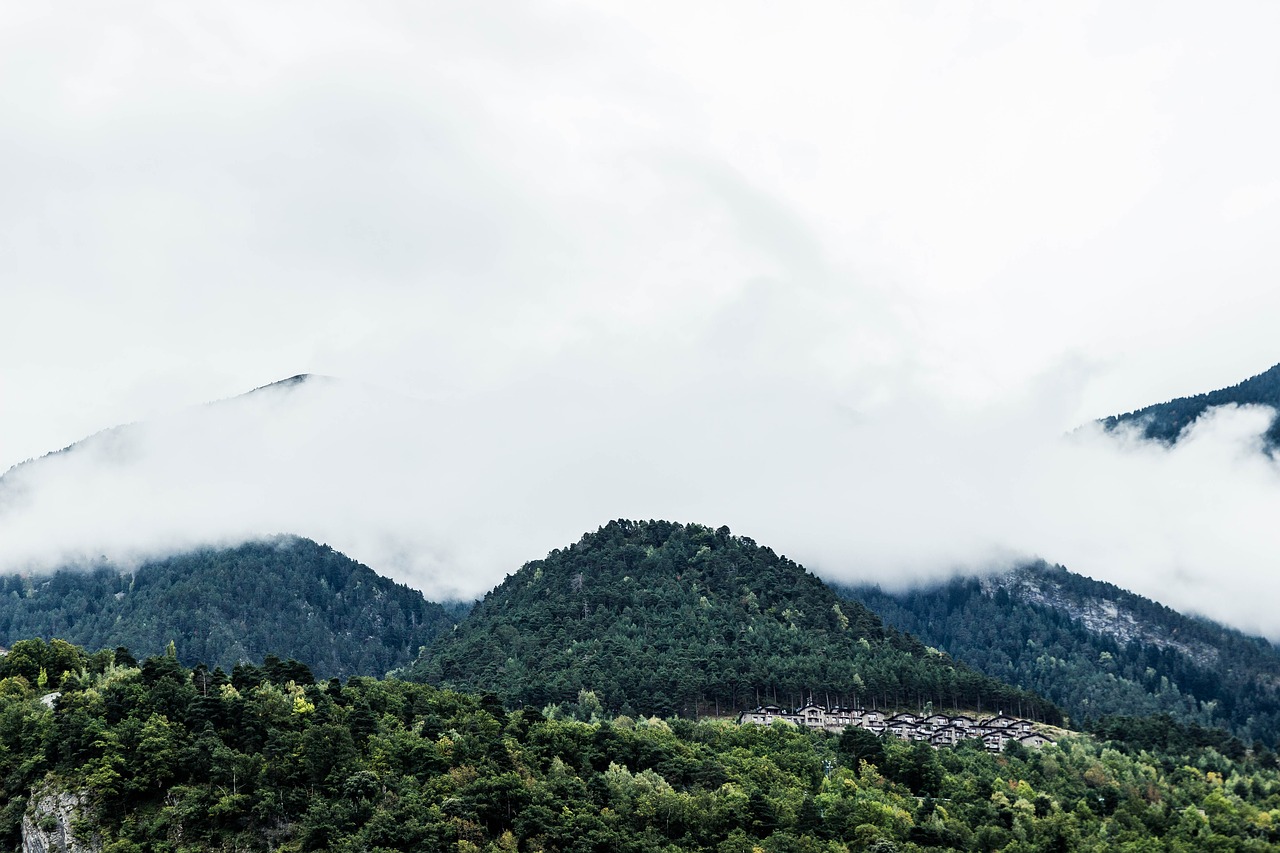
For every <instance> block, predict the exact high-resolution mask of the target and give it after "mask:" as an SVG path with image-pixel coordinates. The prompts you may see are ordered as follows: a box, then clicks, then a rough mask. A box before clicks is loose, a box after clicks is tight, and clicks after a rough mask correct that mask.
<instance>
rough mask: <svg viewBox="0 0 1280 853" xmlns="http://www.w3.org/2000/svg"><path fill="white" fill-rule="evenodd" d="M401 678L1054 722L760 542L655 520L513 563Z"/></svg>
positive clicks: (695, 703)
mask: <svg viewBox="0 0 1280 853" xmlns="http://www.w3.org/2000/svg"><path fill="white" fill-rule="evenodd" d="M404 674H405V677H407V678H409V679H411V680H419V681H428V682H430V683H433V684H439V685H443V686H447V687H451V688H455V689H459V690H467V691H481V692H483V691H489V692H493V693H495V694H497V695H499V696H501V697H503V698H504V699H505V700H506V701H508V702H510V703H512V704H515V705H525V704H528V705H533V706H536V707H541V706H543V705H545V704H547V703H552V702H568V701H573V699H574V697H576V696H577V695H578V692H579V691H580V690H583V689H586V690H590V691H592V692H594V693H595V694H596V695H597V696H599V698H600V699H601V701H602V702H603V703H604V707H605V708H606V709H608V710H610V711H612V712H618V713H624V714H629V715H636V714H640V715H646V716H647V715H650V714H657V715H659V716H668V715H675V714H679V715H681V716H689V717H698V716H702V715H716V714H722V715H723V714H728V713H732V712H734V711H735V710H738V709H744V708H749V707H754V706H755V705H757V704H760V703H762V702H777V703H779V704H786V705H795V704H799V703H801V702H803V701H805V700H807V699H809V698H813V699H814V700H815V701H818V702H822V703H825V704H834V703H840V704H846V705H864V706H866V707H889V708H902V707H910V708H920V707H924V706H926V705H929V704H931V705H932V706H933V707H934V708H936V709H938V710H942V709H944V708H965V709H980V710H985V711H997V710H1005V711H1008V712H1010V713H1016V714H1019V715H1021V716H1024V717H1030V718H1034V719H1039V720H1047V721H1050V722H1060V721H1061V719H1062V717H1061V712H1060V711H1059V710H1058V709H1057V707H1055V706H1054V705H1053V704H1052V703H1050V702H1047V701H1045V700H1044V699H1042V698H1040V697H1038V696H1036V695H1034V694H1032V693H1030V692H1028V691H1024V690H1019V689H1016V688H1013V687H1010V686H1008V685H1006V684H1002V683H1000V682H999V681H997V680H995V679H993V678H990V677H988V676H986V675H983V674H982V673H980V672H977V671H976V670H973V669H970V668H969V667H967V666H964V665H962V664H959V663H956V662H955V661H954V660H952V659H951V658H949V657H947V656H946V655H945V654H942V653H940V652H937V651H935V650H933V649H930V648H927V647H926V646H924V645H923V644H922V643H920V642H919V641H918V640H916V639H915V638H913V637H910V636H908V635H905V634H902V633H899V632H898V631H895V630H893V629H889V628H886V627H884V626H883V625H882V624H881V622H880V620H879V619H878V618H877V617H876V616H875V614H873V613H872V612H871V611H869V610H868V609H867V608H865V607H863V606H861V605H859V604H857V603H855V602H848V601H842V600H841V599H840V598H839V597H838V596H837V595H836V594H835V593H834V592H832V590H831V589H829V588H828V587H827V586H826V585H825V584H823V583H822V581H820V580H819V579H818V578H816V577H814V576H813V575H811V574H809V573H808V572H806V571H805V570H804V569H803V568H802V567H801V566H799V565H797V564H796V563H794V562H792V561H791V560H788V559H786V558H785V557H779V556H778V555H777V554H775V553H774V552H773V551H772V550H770V549H769V548H765V547H761V546H759V545H757V544H756V543H755V542H753V541H751V540H750V539H747V538H745V537H739V536H734V535H732V534H731V533H730V531H729V529H728V528H724V527H722V528H720V529H719V530H712V529H711V528H709V527H703V526H701V525H696V524H691V525H681V524H675V523H671V522H666V521H650V522H632V521H615V522H611V523H610V524H608V525H607V526H605V527H603V528H601V529H600V530H599V531H598V532H596V533H592V534H589V535H587V536H584V537H583V539H582V540H581V541H580V542H578V543H576V544H574V545H572V546H570V547H568V548H565V549H563V550H556V551H553V552H552V553H551V554H550V555H549V556H548V557H547V558H546V559H544V560H536V561H534V562H531V563H528V564H526V565H525V566H524V567H523V568H521V569H520V570H519V571H518V572H516V573H515V574H514V575H511V576H510V577H508V578H507V579H506V581H504V582H503V583H502V584H501V585H500V586H499V587H497V588H496V589H495V590H493V591H492V592H491V593H489V594H488V595H487V596H486V597H485V599H484V601H483V602H481V603H479V604H478V605H477V606H476V607H475V608H474V610H473V611H472V612H471V614H470V616H469V617H468V618H467V619H466V620H465V621H463V622H462V623H461V624H459V625H458V627H457V629H456V630H454V631H451V632H449V633H448V634H445V635H442V636H441V637H440V638H439V639H438V640H437V641H436V642H435V643H434V644H432V645H431V646H429V647H428V649H427V650H426V652H425V653H424V655H423V656H422V657H421V658H420V659H419V660H418V661H417V662H415V663H414V665H413V666H412V667H410V668H408V669H407V670H405V673H404Z"/></svg>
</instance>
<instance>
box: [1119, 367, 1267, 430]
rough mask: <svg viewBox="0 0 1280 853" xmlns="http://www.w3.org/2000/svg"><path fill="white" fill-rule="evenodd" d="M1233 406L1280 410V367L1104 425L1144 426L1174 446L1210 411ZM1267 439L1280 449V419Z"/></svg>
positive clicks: (1133, 413) (1128, 414)
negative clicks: (1255, 406) (1191, 426)
mask: <svg viewBox="0 0 1280 853" xmlns="http://www.w3.org/2000/svg"><path fill="white" fill-rule="evenodd" d="M1232 403H1234V404H1237V405H1250V404H1256V405H1264V406H1272V407H1274V408H1277V409H1280V364H1277V365H1276V366H1275V367H1273V368H1271V369H1270V370H1267V371H1265V372H1263V373H1259V374H1258V375H1257V376H1253V377H1251V378H1249V379H1246V380H1244V381H1243V382H1241V383H1239V384H1238V385H1232V386H1231V387H1230V388H1221V389H1219V390H1217V391H1210V392H1208V393H1207V394H1196V395H1194V396H1191V397H1179V398H1178V399H1176V400H1170V401H1169V402H1167V403H1157V404H1156V405H1154V406H1147V407H1145V408H1142V409H1138V410H1137V411H1134V412H1126V413H1125V414H1123V415H1112V416H1111V417H1108V418H1104V419H1103V420H1102V425H1103V426H1104V427H1106V428H1107V429H1109V430H1111V429H1115V428H1116V427H1117V426H1119V425H1121V424H1129V423H1137V424H1140V425H1142V428H1143V433H1144V434H1145V435H1146V437H1147V438H1150V439H1154V440H1156V441H1162V442H1164V443H1166V444H1173V443H1175V442H1177V440H1178V436H1179V435H1181V434H1182V431H1183V430H1184V429H1186V428H1187V427H1188V426H1190V425H1191V423H1192V422H1193V421H1195V419H1196V418H1198V417H1200V415H1202V414H1204V412H1205V410H1206V409H1209V408H1211V407H1213V406H1225V405H1229V404H1232ZM1266 438H1267V444H1268V445H1269V446H1270V447H1271V448H1277V447H1280V418H1277V419H1276V420H1274V421H1272V423H1271V428H1270V429H1269V430H1267V436H1266Z"/></svg>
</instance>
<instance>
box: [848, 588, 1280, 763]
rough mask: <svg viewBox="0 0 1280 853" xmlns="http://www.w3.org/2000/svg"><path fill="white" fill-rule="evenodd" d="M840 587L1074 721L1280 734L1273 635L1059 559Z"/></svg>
mask: <svg viewBox="0 0 1280 853" xmlns="http://www.w3.org/2000/svg"><path fill="white" fill-rule="evenodd" d="M840 591H841V593H842V594H844V595H847V596H849V597H851V598H853V599H854V600H856V601H858V602H861V603H862V604H864V605H866V606H867V607H870V608H871V609H873V610H875V611H876V612H877V613H879V614H880V615H881V616H882V617H883V618H884V620H885V621H886V622H887V623H888V624H890V625H893V626H894V627H896V628H898V629H900V630H903V631H910V632H911V633H913V634H915V635H916V636H918V637H920V639H921V640H922V641H923V642H926V643H928V644H930V645H933V646H937V647H938V648H941V649H943V650H945V651H946V652H947V653H949V654H951V655H952V656H954V657H955V658H956V659H958V660H962V661H964V662H965V663H968V664H970V665H972V666H974V667H975V668H977V669H979V670H982V671H983V672H985V673H986V674H988V675H990V676H993V677H995V678H998V679H1000V680H1001V681H1006V682H1008V683H1010V684H1020V685H1022V686H1024V687H1027V688H1029V689H1031V690H1034V691H1035V692H1037V693H1039V694H1041V695H1043V696H1045V697H1047V698H1049V699H1051V700H1052V701H1054V702H1055V703H1057V704H1058V705H1060V706H1061V707H1063V708H1064V709H1065V710H1066V711H1067V713H1068V715H1069V716H1070V717H1071V719H1072V720H1073V721H1075V722H1076V723H1079V724H1082V725H1083V724H1088V723H1089V722H1090V721H1092V720H1096V719H1098V718H1099V717H1102V716H1105V715H1115V714H1120V715H1131V716H1132V715H1142V716H1146V715H1152V714H1168V715H1170V716H1171V717H1172V718H1173V719H1175V720H1178V721H1181V722H1183V723H1188V724H1191V723H1194V724H1198V725H1200V726H1204V727H1219V728H1226V729H1228V730H1229V731H1231V732H1233V733H1234V734H1236V735H1237V736H1239V737H1241V738H1243V739H1244V740H1246V741H1249V742H1252V741H1253V740H1255V739H1260V740H1262V741H1264V742H1266V743H1268V744H1275V743H1276V742H1277V740H1278V739H1280V689H1278V688H1280V685H1278V684H1277V682H1276V678H1275V673H1276V672H1277V671H1280V652H1277V650H1276V649H1275V647H1273V646H1272V645H1271V644H1270V643H1268V642H1267V641H1266V640H1264V639H1261V638H1258V637H1248V636H1245V635H1244V634H1241V633H1240V632H1238V631H1234V630H1232V629H1230V628H1224V627H1223V626H1221V625H1218V624H1215V623H1213V622H1210V621H1208V620H1205V619H1199V618H1191V617H1187V616H1183V615H1181V614H1179V613H1177V612H1175V611H1173V610H1170V609H1169V608H1167V607H1165V606H1163V605H1161V604H1157V603H1155V602H1153V601H1150V600H1148V599H1145V598H1143V597H1142V596H1139V595H1135V594H1134V593H1131V592H1128V591H1126V590H1123V589H1120V588H1119V587H1116V586H1113V585H1112V584H1108V583H1102V582H1099V581H1095V580H1091V579H1089V578H1085V577H1081V576H1080V575H1076V574H1072V573H1071V572H1069V571H1067V570H1066V569H1064V568H1062V567H1061V566H1048V565H1046V564H1043V563H1041V564H1038V565H1034V566H1028V567H1025V568H1023V569H1020V570H1018V571H1016V572H1013V573H1011V574H1009V575H1005V576H1002V577H997V578H992V579H990V581H989V582H988V584H987V585H986V586H984V585H983V583H981V582H979V581H978V580H977V579H974V578H959V579H955V580H952V581H950V582H948V583H945V584H941V585H939V586H936V587H931V588H925V589H915V590H909V591H907V592H903V593H886V592H884V591H882V590H881V589H880V588H878V587H855V588H849V589H841V590H840ZM1109 608H1115V614H1116V615H1111V614H1112V611H1111V610H1110V609H1109ZM1087 612H1091V613H1093V614H1094V617H1095V618H1094V621H1093V624H1094V626H1095V627H1092V628H1091V627H1090V626H1089V625H1088V624H1086V622H1085V619H1084V614H1085V613H1087ZM1099 622H1102V623H1104V624H1106V625H1107V626H1108V627H1109V629H1110V630H1111V631H1112V633H1103V632H1101V631H1099V630H1097V627H1096V626H1097V624H1098V623H1099ZM1120 630H1124V631H1125V632H1126V633H1127V636H1123V635H1122V636H1116V634H1115V632H1118V631H1120ZM1005 710H1008V711H1010V712H1012V713H1017V711H1018V709H1017V708H1016V707H1006V709H1005Z"/></svg>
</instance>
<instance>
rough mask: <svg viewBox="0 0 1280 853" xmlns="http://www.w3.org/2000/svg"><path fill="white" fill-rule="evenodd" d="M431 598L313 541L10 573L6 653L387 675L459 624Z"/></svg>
mask: <svg viewBox="0 0 1280 853" xmlns="http://www.w3.org/2000/svg"><path fill="white" fill-rule="evenodd" d="M456 615H457V614H456V613H454V612H451V611H449V610H446V609H445V608H443V607H442V606H440V605H439V604H435V603H432V602H428V601H427V600H426V599H424V598H423V596H422V593H420V592H418V591H417V590H414V589H410V588H409V587H407V586H404V585H402V584H397V583H395V582H393V581H391V580H388V579H387V578H384V577H381V576H379V575H378V574H377V573H375V572H374V571H373V570H372V569H370V568H369V567H367V566H364V565H361V564H360V563H357V562H355V561H354V560H352V559H350V558H348V557H346V556H344V555H343V554H340V553H338V552H337V551H334V550H333V549H332V548H329V547H328V546H325V545H318V544H316V543H315V542H312V541H310V540H308V539H300V538H295V537H279V538H277V539H274V540H272V541H267V542H257V543H250V544H246V545H241V546H239V547H236V548H225V549H205V550H199V551H194V552H191V553H187V554H182V555H179V556H175V557H169V558H167V559H162V560H154V561H151V562H147V563H144V564H143V565H141V566H139V567H138V568H137V570H136V571H134V572H132V573H126V572H122V571H121V570H120V569H119V568H118V567H116V566H113V565H109V564H101V565H96V566H93V567H69V568H65V569H62V570H59V571H57V572H55V573H53V574H52V575H35V576H24V575H14V574H11V575H3V576H0V644H4V645H10V644H11V643H13V642H14V641H16V640H20V639H24V638H29V637H45V638H51V637H61V638H63V639H66V640H69V641H71V642H73V643H76V644H78V645H84V646H87V647H90V648H95V649H96V648H111V647H115V646H126V647H128V648H130V649H133V650H135V651H137V652H138V653H139V654H140V655H141V654H151V653H156V652H160V651H162V650H163V649H164V648H165V647H166V646H167V645H168V643H169V642H170V641H173V642H174V643H175V645H176V647H177V651H178V656H179V658H180V659H181V660H182V661H184V662H187V663H194V662H196V661H205V662H207V663H209V664H210V665H220V666H223V667H226V668H228V669H230V667H232V666H233V665H235V664H236V663H237V662H238V661H247V660H261V659H262V657H263V656H264V655H266V654H277V655H282V656H285V657H291V658H295V659H297V660H300V661H302V662H304V663H306V664H308V665H309V666H311V667H312V668H313V669H314V670H315V671H316V672H318V673H321V674H323V675H325V676H342V677H345V676H349V675H382V674H384V673H386V672H387V671H388V670H390V669H392V668H394V667H397V666H401V665H403V664H405V663H407V662H409V661H411V660H413V659H414V656H415V655H416V654H417V652H418V648H419V647H420V646H423V645H425V644H427V643H429V642H431V640H433V639H434V638H435V636H436V635H437V634H438V633H439V632H440V631H442V630H444V629H446V628H448V627H451V626H452V625H453V623H454V621H456Z"/></svg>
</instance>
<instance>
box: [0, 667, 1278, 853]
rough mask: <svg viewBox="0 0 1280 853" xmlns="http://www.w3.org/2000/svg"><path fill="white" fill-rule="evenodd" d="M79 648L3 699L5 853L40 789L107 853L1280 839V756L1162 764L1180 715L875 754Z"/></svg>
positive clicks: (895, 747)
mask: <svg viewBox="0 0 1280 853" xmlns="http://www.w3.org/2000/svg"><path fill="white" fill-rule="evenodd" d="M76 651H77V654H78V657H79V659H80V660H83V661H85V662H86V664H85V666H86V668H84V669H81V670H79V671H76V672H72V673H71V674H70V677H68V678H67V679H65V680H64V685H63V686H64V690H63V692H62V695H61V696H60V697H59V699H58V701H57V702H56V703H55V705H54V707H53V708H50V707H47V706H46V705H45V704H43V703H41V702H39V701H37V700H36V699H35V698H34V696H32V695H31V694H30V693H24V692H21V691H0V803H3V804H4V805H3V807H0V845H7V846H8V849H14V848H15V847H16V846H17V843H18V835H19V831H20V824H21V818H22V813H23V810H24V808H25V806H26V803H27V801H28V799H29V797H30V795H31V792H32V791H33V790H35V789H37V788H38V789H40V790H43V791H48V790H56V789H58V788H61V789H65V790H71V791H84V792H86V793H87V794H88V795H89V796H88V802H89V806H88V813H87V815H86V816H85V819H86V820H88V821H90V822H91V827H90V828H91V829H92V831H94V832H96V833H97V834H99V835H100V837H101V841H102V847H103V849H104V850H111V851H142V850H156V851H162V850H163V851H175V853H176V851H185V853H197V851H215V850H242V851H264V853H265V851H268V850H282V851H285V850H287V851H306V850H333V851H340V852H341V853H348V852H349V853H355V851H381V853H387V851H416V850H456V851H484V853H502V851H536V850H542V851H579V850H591V851H619V853H633V851H634V853H640V851H650V850H667V851H753V850H756V849H760V850H764V851H768V852H769V853H783V851H818V853H835V851H846V850H851V849H852V850H898V851H924V850H965V851H1004V852H1005V853H1020V851H1030V850H1035V851H1041V850H1063V851H1075V850H1079V851H1104V850H1135V851H1136V850H1144V851H1145V850H1154V851H1190V850H1215V849H1222V850H1267V849H1274V847H1275V846H1276V845H1277V844H1280V773H1278V772H1277V770H1276V768H1275V765H1274V761H1273V760H1263V759H1262V758H1260V757H1259V756H1258V755H1256V754H1251V753H1249V752H1247V751H1246V752H1242V753H1240V754H1239V755H1235V756H1232V755H1228V754H1225V753H1223V752H1221V751H1220V750H1219V749H1218V748H1217V747H1216V746H1215V745H1213V744H1206V745H1189V746H1187V748H1186V749H1184V750H1182V751H1179V752H1174V751H1169V750H1165V749H1147V748H1146V745H1147V744H1148V742H1150V741H1152V740H1158V739H1159V738H1160V737H1161V736H1168V737H1172V738H1176V737H1178V736H1180V735H1179V734H1178V730H1177V729H1176V724H1170V723H1169V722H1168V721H1136V720H1115V721H1112V722H1111V723H1109V724H1108V725H1109V726H1110V728H1109V729H1108V731H1107V736H1108V737H1109V738H1111V739H1109V740H1106V741H1103V742H1099V741H1094V740H1092V739H1090V738H1087V737H1073V738H1065V739H1063V741H1062V742H1060V744H1059V745H1057V746H1051V747H1047V748H1045V749H1044V750H1042V751H1034V750H1019V751H1015V752H1011V753H1007V754H1003V755H992V754H989V753H987V752H985V751H983V750H982V749H981V748H978V747H976V746H974V745H965V746H961V747H958V748H956V749H943V750H938V751H934V750H932V749H930V748H928V747H927V746H925V745H923V744H921V743H908V742H904V741H899V740H897V739H893V738H890V739H886V740H882V741H881V740H879V739H876V740H877V744H876V746H878V747H879V748H878V750H877V749H874V748H870V747H871V745H870V744H867V743H863V738H862V737H861V736H858V737H854V736H853V735H852V734H851V733H850V732H846V733H845V735H842V736H834V735H829V734H826V733H824V732H809V731H805V730H803V729H800V728H797V727H794V726H788V725H785V724H777V725H775V726H772V727H767V728H766V727H761V726H736V725H732V724H728V723H725V722H722V721H703V722H699V723H694V722H691V721H688V720H680V719H674V720H669V721H661V720H657V719H653V720H648V721H644V720H642V721H639V722H635V721H632V720H630V719H624V718H616V719H613V720H608V719H596V720H594V721H591V722H584V721H580V720H571V719H549V718H547V717H546V716H544V715H543V714H541V713H539V712H538V711H536V710H533V709H530V708H526V709H523V710H516V711H507V710H505V709H504V708H503V707H501V706H500V705H498V704H496V703H495V702H494V701H493V700H492V697H483V696H472V695H464V694H459V693H454V692H451V691H448V690H441V689H438V688H435V687H431V686H428V685H423V684H415V683H408V682H401V681H379V680H375V679H372V678H364V677H356V678H351V679H349V680H348V681H347V682H346V683H345V684H343V683H340V682H339V681H337V680H336V679H335V680H330V681H328V682H323V683H314V680H313V679H309V678H307V672H306V670H305V668H303V667H301V666H300V665H299V664H297V663H296V662H293V661H281V660H279V659H274V660H272V661H264V662H263V665H262V666H250V665H245V666H242V667H241V669H240V673H239V678H238V679H236V683H238V684H239V685H240V686H236V684H233V680H232V679H229V678H227V677H226V676H216V675H214V674H211V673H210V672H209V670H208V669H207V667H203V666H198V667H196V668H195V669H187V668H185V667H183V666H182V665H181V664H180V663H178V662H177V661H176V660H174V659H173V658H170V657H166V656H158V657H152V658H149V659H147V660H145V661H143V662H142V665H141V666H140V667H123V666H120V665H118V664H117V663H115V662H113V661H110V660H106V659H105V658H102V657H99V656H97V655H94V656H88V655H85V654H84V653H83V652H80V651H79V650H76ZM94 659H97V660H98V661H100V662H104V661H105V666H104V667H103V668H102V669H101V670H100V671H97V672H92V671H90V669H89V668H87V667H88V666H89V664H88V662H89V661H92V660H94ZM215 672H216V670H215ZM292 676H301V680H297V679H295V678H293V677H292ZM10 677H11V678H14V679H20V678H21V676H10ZM215 685H216V686H215ZM581 704H582V705H583V706H584V707H588V706H591V704H592V697H590V696H587V695H584V696H583V701H582V703H581ZM1170 725H1173V726H1174V728H1170ZM1162 726H1163V729H1162V728H1161V727H1162ZM863 734H866V733H865V732H864V733H863ZM1183 734H1186V732H1183ZM872 737H873V738H874V736H872ZM1193 740H1194V739H1193ZM1188 743H1191V742H1190V741H1188ZM872 758H874V759H875V760H874V761H873V760H871V759H872Z"/></svg>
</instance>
